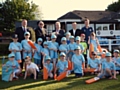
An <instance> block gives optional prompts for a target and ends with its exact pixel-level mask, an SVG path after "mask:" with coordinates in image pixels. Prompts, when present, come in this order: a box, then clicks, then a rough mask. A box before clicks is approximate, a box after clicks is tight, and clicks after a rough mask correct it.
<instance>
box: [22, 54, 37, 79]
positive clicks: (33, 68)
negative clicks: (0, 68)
mask: <svg viewBox="0 0 120 90" xmlns="http://www.w3.org/2000/svg"><path fill="white" fill-rule="evenodd" d="M25 64H26V65H27V66H26V70H25V76H24V79H26V77H27V75H30V77H31V78H34V80H36V79H37V78H38V73H39V68H38V66H37V65H36V64H35V63H33V62H31V59H30V57H29V56H26V57H25Z"/></svg>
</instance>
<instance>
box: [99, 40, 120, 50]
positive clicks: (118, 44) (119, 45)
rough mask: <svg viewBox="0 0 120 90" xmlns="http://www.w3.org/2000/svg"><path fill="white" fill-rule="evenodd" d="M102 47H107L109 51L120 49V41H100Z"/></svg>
mask: <svg viewBox="0 0 120 90" xmlns="http://www.w3.org/2000/svg"><path fill="white" fill-rule="evenodd" d="M98 40H99V42H100V45H101V47H107V48H108V50H109V51H112V50H114V49H120V39H98Z"/></svg>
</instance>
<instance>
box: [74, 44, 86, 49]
mask: <svg viewBox="0 0 120 90" xmlns="http://www.w3.org/2000/svg"><path fill="white" fill-rule="evenodd" d="M77 46H79V47H80V48H81V50H82V51H83V50H84V47H83V46H82V44H77V43H75V47H74V49H75V48H76V47H77Z"/></svg>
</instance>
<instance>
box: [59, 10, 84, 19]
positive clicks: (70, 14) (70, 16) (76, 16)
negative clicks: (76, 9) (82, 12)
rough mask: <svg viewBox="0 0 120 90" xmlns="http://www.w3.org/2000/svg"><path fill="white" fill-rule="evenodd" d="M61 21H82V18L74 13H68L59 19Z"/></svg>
mask: <svg viewBox="0 0 120 90" xmlns="http://www.w3.org/2000/svg"><path fill="white" fill-rule="evenodd" d="M59 19H82V18H81V17H79V16H78V15H76V14H75V13H73V12H68V13H66V14H65V15H63V16H61V17H59V18H58V20H59Z"/></svg>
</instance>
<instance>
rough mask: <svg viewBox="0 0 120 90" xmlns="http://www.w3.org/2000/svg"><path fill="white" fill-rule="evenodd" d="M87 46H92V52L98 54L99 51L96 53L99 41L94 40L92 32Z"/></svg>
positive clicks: (94, 36)
mask: <svg viewBox="0 0 120 90" xmlns="http://www.w3.org/2000/svg"><path fill="white" fill-rule="evenodd" d="M88 44H92V45H93V46H94V51H95V52H97V53H98V52H99V51H98V45H99V41H98V39H97V38H96V35H95V33H94V32H92V33H91V34H90V37H89V40H88Z"/></svg>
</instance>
